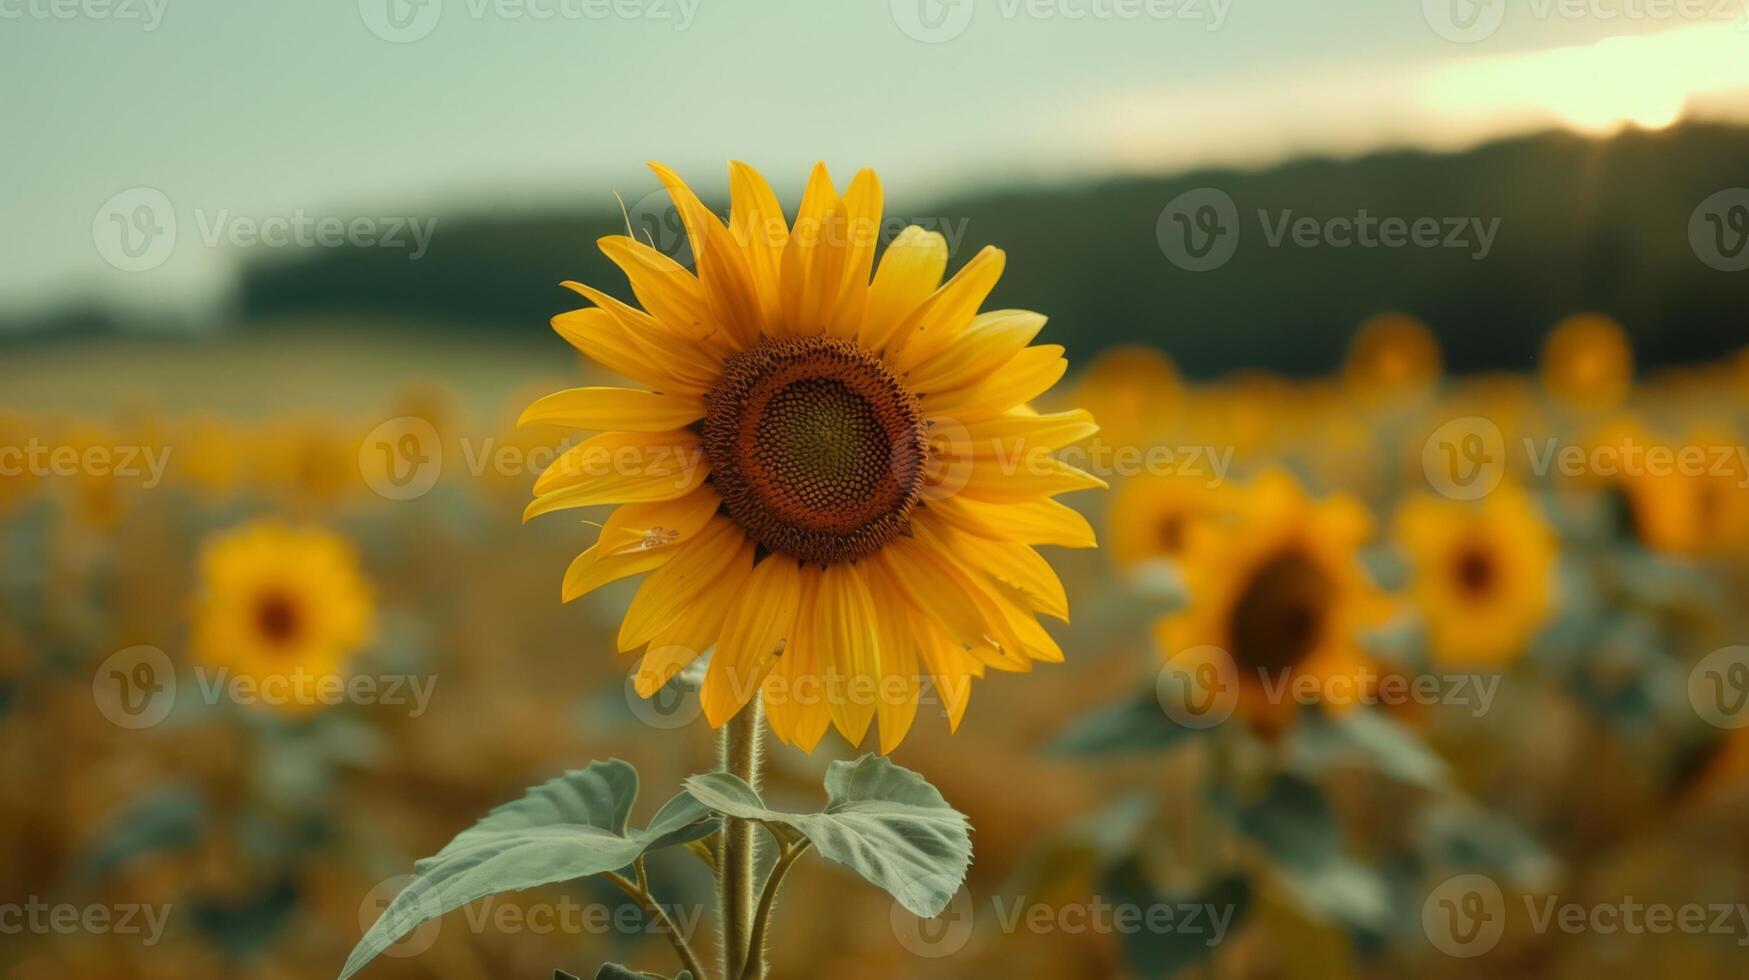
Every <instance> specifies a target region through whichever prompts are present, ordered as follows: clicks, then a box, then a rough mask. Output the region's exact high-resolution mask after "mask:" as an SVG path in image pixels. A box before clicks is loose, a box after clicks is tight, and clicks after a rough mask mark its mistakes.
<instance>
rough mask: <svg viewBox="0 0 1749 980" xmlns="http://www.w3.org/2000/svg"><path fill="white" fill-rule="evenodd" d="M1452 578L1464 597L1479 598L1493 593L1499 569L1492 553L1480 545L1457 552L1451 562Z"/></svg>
mask: <svg viewBox="0 0 1749 980" xmlns="http://www.w3.org/2000/svg"><path fill="white" fill-rule="evenodd" d="M1452 577H1453V578H1454V579H1456V580H1457V586H1458V590H1459V591H1460V592H1462V593H1463V594H1464V595H1466V596H1469V597H1470V598H1473V599H1474V598H1481V597H1483V596H1486V595H1489V594H1490V593H1492V592H1493V591H1494V582H1495V580H1496V579H1497V578H1498V577H1499V568H1498V567H1497V565H1496V563H1495V561H1494V555H1493V553H1492V552H1490V551H1489V550H1488V549H1486V548H1484V547H1481V546H1480V545H1472V546H1470V547H1467V548H1465V549H1463V550H1462V551H1460V552H1458V555H1457V558H1456V560H1455V561H1453V562H1452Z"/></svg>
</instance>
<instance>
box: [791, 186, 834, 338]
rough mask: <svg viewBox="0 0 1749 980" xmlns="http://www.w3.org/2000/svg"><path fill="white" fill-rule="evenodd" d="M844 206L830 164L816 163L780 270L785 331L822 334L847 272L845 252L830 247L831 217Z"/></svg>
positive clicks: (797, 211)
mask: <svg viewBox="0 0 1749 980" xmlns="http://www.w3.org/2000/svg"><path fill="white" fill-rule="evenodd" d="M842 207H843V201H842V200H841V199H840V198H839V197H838V191H836V190H835V189H833V187H832V175H831V174H829V173H827V171H826V165H825V164H824V163H819V164H815V165H814V170H813V172H812V173H810V174H809V175H808V186H807V189H806V190H804V191H803V192H802V203H801V206H800V207H799V208H797V209H796V220H795V224H794V225H792V226H791V228H790V234H789V241H787V242H785V243H784V247H783V261H782V263H781V265H780V267H779V270H778V293H779V299H780V300H781V304H780V305H781V310H782V314H781V317H780V319H779V332H780V333H782V334H810V335H811V334H817V333H820V332H821V331H822V330H823V329H824V327H825V325H826V317H827V315H828V314H830V313H831V311H832V310H833V308H834V307H835V306H836V304H837V300H838V284H839V282H840V281H841V280H842V278H843V273H844V265H843V250H842V249H838V250H834V249H832V248H831V243H830V238H831V222H832V216H833V214H835V213H841V210H842ZM828 291H829V293H830V294H829V295H828Z"/></svg>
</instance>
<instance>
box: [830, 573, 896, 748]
mask: <svg viewBox="0 0 1749 980" xmlns="http://www.w3.org/2000/svg"><path fill="white" fill-rule="evenodd" d="M875 615H876V613H875V606H874V597H873V596H871V595H870V594H869V589H868V583H867V580H866V579H865V578H864V577H863V574H862V572H861V571H860V570H859V569H858V568H856V566H854V565H833V566H831V567H829V568H827V569H826V571H825V573H824V574H823V575H822V576H821V578H820V593H819V598H818V600H817V602H816V605H815V608H814V628H815V640H814V643H815V650H816V654H817V656H818V658H819V660H820V661H821V664H822V668H823V669H822V670H821V672H820V673H821V676H822V677H824V678H825V690H824V693H825V699H826V710H827V713H828V715H829V716H830V717H831V719H832V723H833V724H834V725H835V726H837V728H838V731H839V733H840V734H842V735H843V736H844V737H845V739H846V740H848V741H849V742H850V744H851V745H857V744H860V743H861V742H862V737H863V735H865V734H867V732H868V726H869V722H871V721H873V720H874V703H873V701H872V699H871V698H870V697H869V696H868V692H869V686H870V685H871V684H874V683H876V682H877V677H878V675H877V671H878V670H879V668H880V649H879V643H880V634H879V629H878V627H877V625H876V622H875Z"/></svg>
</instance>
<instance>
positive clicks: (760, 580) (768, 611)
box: [700, 554, 802, 728]
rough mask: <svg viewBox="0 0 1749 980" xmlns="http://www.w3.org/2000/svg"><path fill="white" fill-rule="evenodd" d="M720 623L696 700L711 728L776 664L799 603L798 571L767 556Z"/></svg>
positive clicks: (790, 562)
mask: <svg viewBox="0 0 1749 980" xmlns="http://www.w3.org/2000/svg"><path fill="white" fill-rule="evenodd" d="M739 592H740V596H739V597H738V599H737V601H736V602H735V604H734V605H733V606H731V607H730V608H729V616H728V618H727V619H725V620H723V633H722V635H721V636H720V637H718V638H717V652H716V653H714V654H712V655H711V665H710V669H709V670H708V671H707V672H706V673H705V679H704V690H703V691H702V692H701V694H700V697H701V700H702V704H703V706H704V716H705V718H706V720H708V721H709V722H710V723H711V727H712V728H716V727H718V726H720V725H722V723H723V722H725V721H728V720H729V719H730V718H731V717H733V716H734V714H735V712H737V711H740V710H741V708H742V707H743V706H744V705H746V703H747V702H748V701H749V700H750V699H752V697H753V695H754V694H755V693H757V692H758V691H759V686H760V685H761V684H762V683H764V681H765V676H766V674H768V673H770V672H771V668H772V667H773V666H774V665H775V664H776V663H777V658H778V655H779V654H780V653H781V652H782V650H783V641H784V639H785V638H786V637H788V636H789V635H790V633H792V632H793V631H794V630H795V626H796V606H797V605H798V604H799V603H800V602H801V594H802V578H801V569H800V568H799V567H798V566H797V565H796V560H795V559H794V558H791V557H790V556H788V555H775V554H774V555H769V556H767V557H766V559H765V560H764V561H762V562H760V563H759V564H758V566H756V567H755V568H754V569H753V574H752V575H751V576H749V577H748V578H747V579H746V582H745V585H744V586H743V587H742V588H741V589H739Z"/></svg>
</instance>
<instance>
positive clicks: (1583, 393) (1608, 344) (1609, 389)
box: [1542, 313, 1634, 409]
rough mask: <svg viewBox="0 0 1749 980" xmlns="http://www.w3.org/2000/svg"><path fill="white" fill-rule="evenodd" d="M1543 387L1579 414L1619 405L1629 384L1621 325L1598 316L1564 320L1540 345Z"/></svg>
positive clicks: (1630, 368) (1629, 361)
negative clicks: (1579, 410)
mask: <svg viewBox="0 0 1749 980" xmlns="http://www.w3.org/2000/svg"><path fill="white" fill-rule="evenodd" d="M1542 379H1543V387H1544V388H1546V389H1547V390H1548V392H1549V393H1550V394H1552V395H1554V396H1555V397H1556V398H1557V399H1559V400H1560V401H1562V402H1565V403H1566V404H1568V405H1571V406H1573V407H1575V408H1581V409H1607V408H1613V407H1615V406H1616V405H1618V404H1620V403H1621V400H1622V399H1623V398H1624V397H1626V396H1627V393H1628V389H1630V388H1631V387H1633V383H1634V352H1633V348H1631V347H1630V346H1628V339H1627V333H1626V331H1624V330H1622V327H1621V324H1619V323H1617V322H1616V321H1615V320H1613V319H1611V318H1610V317H1607V316H1603V315H1602V314H1598V313H1580V314H1576V315H1574V316H1570V317H1568V318H1566V319H1565V320H1562V321H1561V322H1560V323H1557V324H1555V328H1554V329H1553V330H1551V331H1550V332H1549V335H1548V337H1547V338H1546V339H1545V340H1544V341H1543V351H1542Z"/></svg>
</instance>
